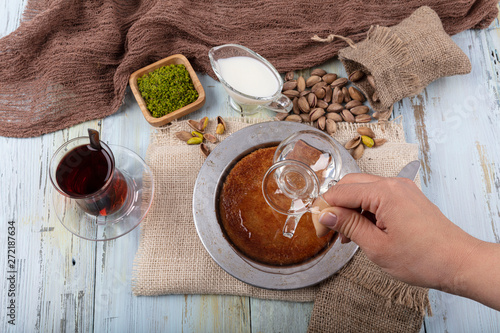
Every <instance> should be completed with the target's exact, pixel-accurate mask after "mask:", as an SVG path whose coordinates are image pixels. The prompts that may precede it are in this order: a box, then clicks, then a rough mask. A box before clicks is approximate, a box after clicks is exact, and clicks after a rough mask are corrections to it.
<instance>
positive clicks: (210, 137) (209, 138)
mask: <svg viewBox="0 0 500 333" xmlns="http://www.w3.org/2000/svg"><path fill="white" fill-rule="evenodd" d="M285 114H286V113H285ZM203 137H204V138H205V140H207V141H208V142H211V143H216V142H217V138H216V137H215V135H213V134H210V133H206V134H204V135H203Z"/></svg>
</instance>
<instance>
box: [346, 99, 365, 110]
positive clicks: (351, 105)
mask: <svg viewBox="0 0 500 333" xmlns="http://www.w3.org/2000/svg"><path fill="white" fill-rule="evenodd" d="M360 105H363V103H361V102H360V101H357V100H355V99H353V100H352V101H350V102H349V103H347V104H346V105H345V108H346V109H348V110H350V109H352V108H355V107H356V106H360Z"/></svg>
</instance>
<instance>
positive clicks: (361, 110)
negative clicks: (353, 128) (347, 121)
mask: <svg viewBox="0 0 500 333" xmlns="http://www.w3.org/2000/svg"><path fill="white" fill-rule="evenodd" d="M349 111H351V113H352V114H353V115H355V116H359V115H360V114H365V113H368V111H370V108H369V107H368V106H366V105H360V106H355V107H353V108H351V109H350V110H349Z"/></svg>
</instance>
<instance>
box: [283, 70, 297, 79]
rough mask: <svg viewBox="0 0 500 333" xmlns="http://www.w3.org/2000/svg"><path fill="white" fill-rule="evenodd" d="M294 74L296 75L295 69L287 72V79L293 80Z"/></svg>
mask: <svg viewBox="0 0 500 333" xmlns="http://www.w3.org/2000/svg"><path fill="white" fill-rule="evenodd" d="M294 76H295V73H294V72H293V71H290V72H287V73H286V74H285V81H290V80H293V77H294Z"/></svg>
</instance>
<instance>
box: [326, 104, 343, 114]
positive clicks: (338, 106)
mask: <svg viewBox="0 0 500 333" xmlns="http://www.w3.org/2000/svg"><path fill="white" fill-rule="evenodd" d="M342 110H344V106H342V104H340V103H332V104H330V105H328V107H327V108H326V111H327V112H337V113H339V112H341V111H342Z"/></svg>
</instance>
